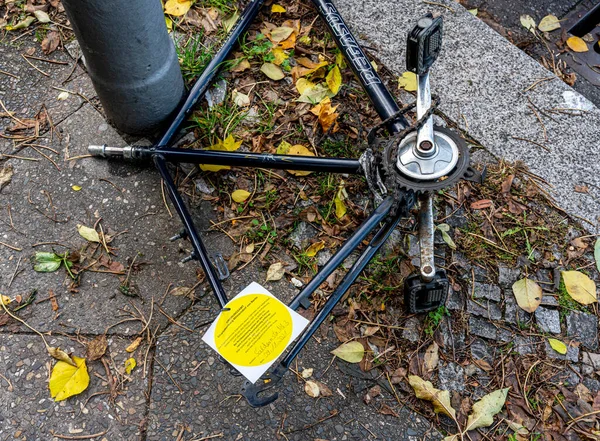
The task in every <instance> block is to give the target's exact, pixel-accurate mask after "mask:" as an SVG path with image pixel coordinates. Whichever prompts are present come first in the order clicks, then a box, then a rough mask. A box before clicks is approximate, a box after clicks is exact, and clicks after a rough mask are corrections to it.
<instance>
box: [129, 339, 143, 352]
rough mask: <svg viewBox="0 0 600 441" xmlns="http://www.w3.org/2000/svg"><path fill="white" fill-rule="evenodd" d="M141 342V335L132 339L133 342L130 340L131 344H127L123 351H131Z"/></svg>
mask: <svg viewBox="0 0 600 441" xmlns="http://www.w3.org/2000/svg"><path fill="white" fill-rule="evenodd" d="M141 342H142V337H138V338H136V339H135V340H133V342H131V344H130V345H129V346H127V347H126V348H125V351H127V352H129V353H131V352H134V351H135V350H136V349H137V348H138V346H139V345H140V343H141Z"/></svg>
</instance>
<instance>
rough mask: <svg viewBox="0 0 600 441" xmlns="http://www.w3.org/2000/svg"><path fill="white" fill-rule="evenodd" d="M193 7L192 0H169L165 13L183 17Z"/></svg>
mask: <svg viewBox="0 0 600 441" xmlns="http://www.w3.org/2000/svg"><path fill="white" fill-rule="evenodd" d="M191 7H192V0H167V2H166V3H165V14H169V15H173V16H175V17H181V16H183V15H185V14H187V11H189V10H190V8H191Z"/></svg>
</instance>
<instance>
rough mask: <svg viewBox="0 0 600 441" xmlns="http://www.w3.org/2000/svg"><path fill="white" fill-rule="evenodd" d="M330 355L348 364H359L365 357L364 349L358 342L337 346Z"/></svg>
mask: <svg viewBox="0 0 600 441" xmlns="http://www.w3.org/2000/svg"><path fill="white" fill-rule="evenodd" d="M331 353H332V354H333V355H335V356H336V357H338V358H341V359H342V360H344V361H347V362H348V363H360V361H361V360H362V359H363V357H364V356H365V347H364V346H363V345H362V343H360V342H358V341H351V342H349V343H344V344H343V345H341V346H338V347H337V348H336V349H334V350H333V351H331Z"/></svg>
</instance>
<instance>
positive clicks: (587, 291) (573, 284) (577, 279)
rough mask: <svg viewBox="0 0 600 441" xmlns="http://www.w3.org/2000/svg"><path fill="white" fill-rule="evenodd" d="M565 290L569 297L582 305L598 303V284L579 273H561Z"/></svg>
mask: <svg viewBox="0 0 600 441" xmlns="http://www.w3.org/2000/svg"><path fill="white" fill-rule="evenodd" d="M561 274H562V277H563V280H564V282H565V288H566V289H567V292H568V293H569V295H570V296H571V297H572V298H573V300H575V301H576V302H578V303H581V304H582V305H590V304H592V303H595V302H597V301H598V300H597V295H596V284H595V283H594V281H593V280H592V279H590V278H589V277H588V276H586V275H585V274H583V273H581V272H579V271H561Z"/></svg>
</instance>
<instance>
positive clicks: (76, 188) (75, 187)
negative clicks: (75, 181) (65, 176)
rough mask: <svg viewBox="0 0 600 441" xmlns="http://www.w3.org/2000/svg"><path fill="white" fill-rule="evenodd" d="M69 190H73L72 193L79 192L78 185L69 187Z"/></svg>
mask: <svg viewBox="0 0 600 441" xmlns="http://www.w3.org/2000/svg"><path fill="white" fill-rule="evenodd" d="M71 190H73V191H81V187H80V186H79V185H71Z"/></svg>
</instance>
